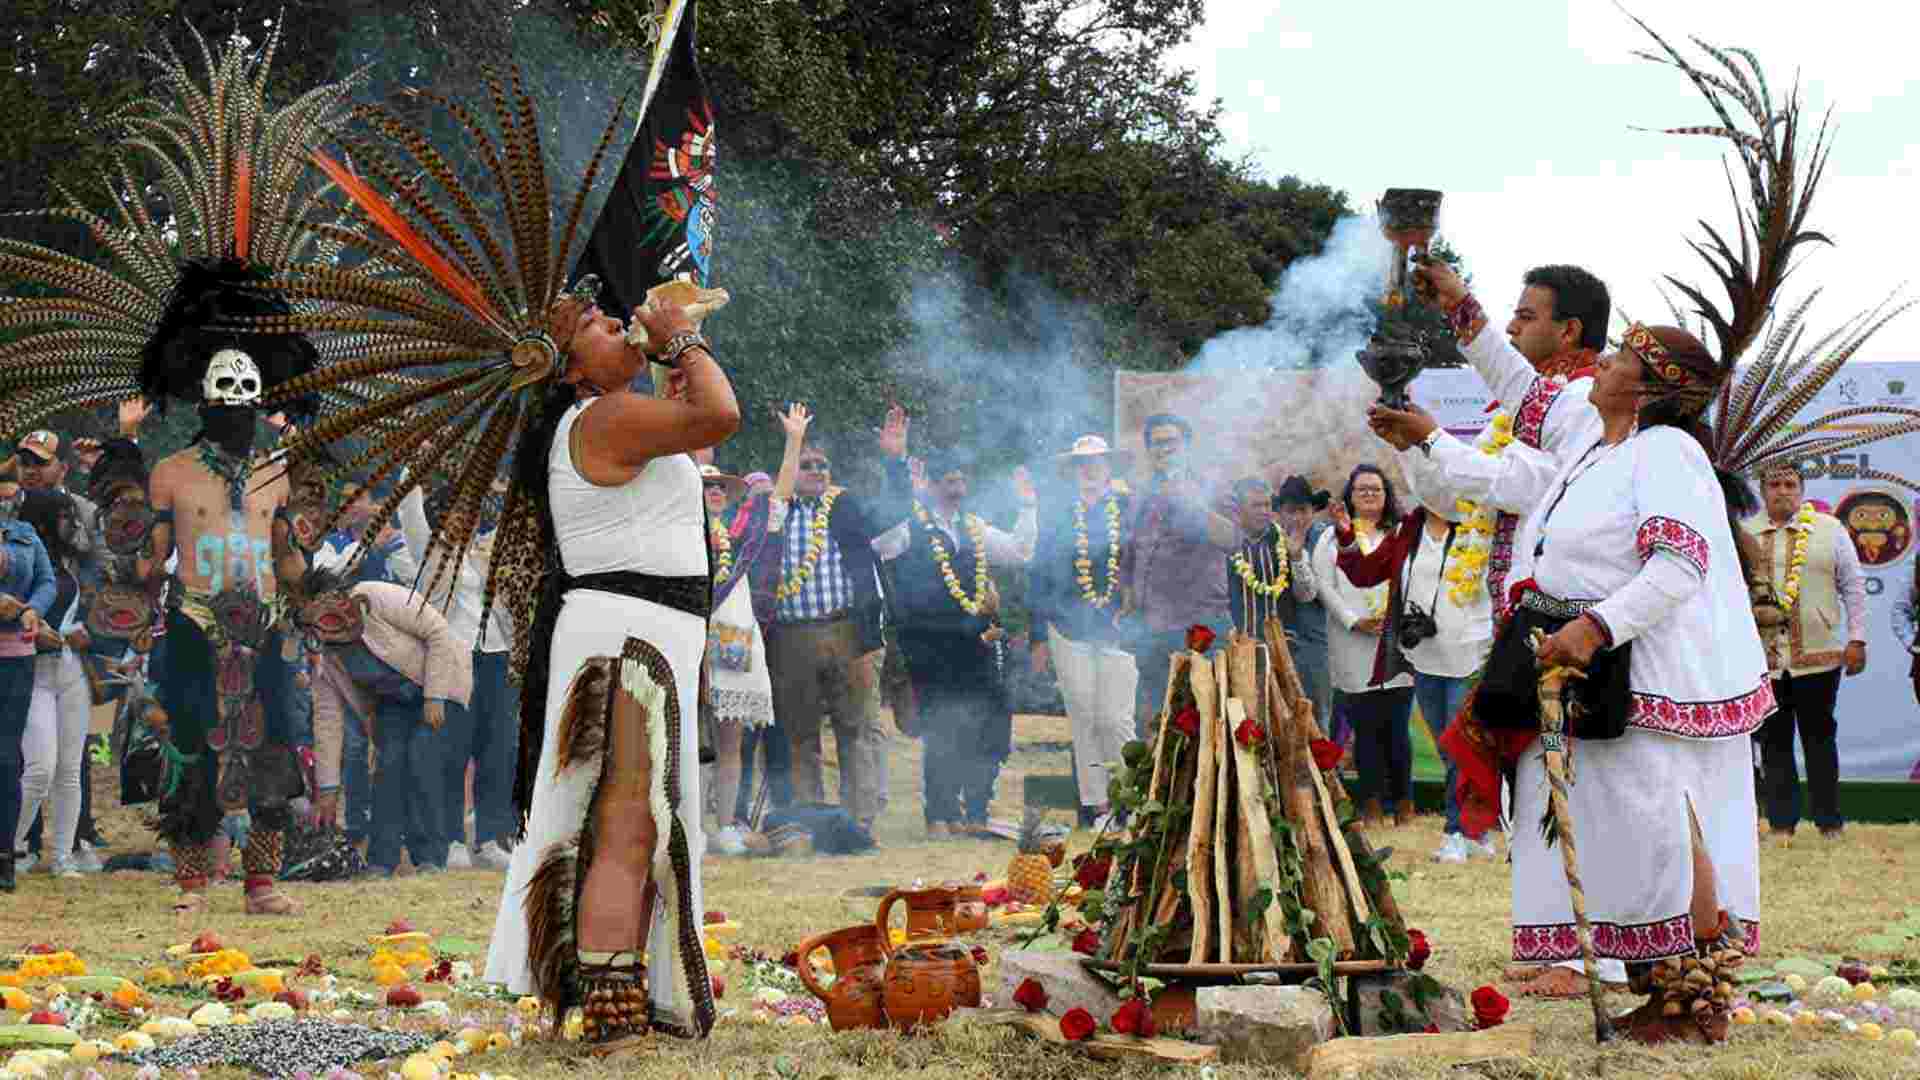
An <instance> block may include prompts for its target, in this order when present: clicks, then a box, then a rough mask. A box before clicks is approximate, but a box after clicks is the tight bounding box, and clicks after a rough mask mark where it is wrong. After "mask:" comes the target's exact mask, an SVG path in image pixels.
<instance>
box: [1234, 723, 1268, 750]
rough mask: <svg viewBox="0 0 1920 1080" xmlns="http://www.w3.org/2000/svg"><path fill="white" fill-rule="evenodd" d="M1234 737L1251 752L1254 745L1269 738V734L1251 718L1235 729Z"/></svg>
mask: <svg viewBox="0 0 1920 1080" xmlns="http://www.w3.org/2000/svg"><path fill="white" fill-rule="evenodd" d="M1233 737H1234V738H1236V739H1238V740H1240V745H1241V746H1244V747H1246V748H1247V749H1249V750H1251V749H1253V744H1254V743H1257V742H1259V741H1260V740H1261V739H1264V738H1266V737H1267V733H1266V732H1265V731H1263V730H1261V728H1260V725H1259V724H1256V723H1254V722H1253V717H1251V716H1249V717H1247V718H1246V719H1245V720H1242V721H1240V726H1239V727H1237V728H1234V729H1233Z"/></svg>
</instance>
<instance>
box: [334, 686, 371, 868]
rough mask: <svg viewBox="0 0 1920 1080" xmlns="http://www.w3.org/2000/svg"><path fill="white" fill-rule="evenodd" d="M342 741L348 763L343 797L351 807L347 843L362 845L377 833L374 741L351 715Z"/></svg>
mask: <svg viewBox="0 0 1920 1080" xmlns="http://www.w3.org/2000/svg"><path fill="white" fill-rule="evenodd" d="M346 729H347V730H346V733H345V734H346V737H345V738H344V739H343V740H341V744H342V749H341V753H342V755H343V756H344V757H345V759H346V760H345V761H344V762H343V763H342V764H341V766H340V796H341V798H343V799H345V800H346V803H347V826H346V832H347V842H348V843H358V842H360V841H361V840H364V839H366V838H367V837H368V836H370V835H372V831H373V770H371V769H369V768H368V767H367V748H368V746H369V745H370V744H371V741H372V740H370V739H369V738H368V737H367V736H366V735H365V734H364V733H362V732H361V730H360V718H359V717H358V716H352V715H349V716H348V717H347V723H346Z"/></svg>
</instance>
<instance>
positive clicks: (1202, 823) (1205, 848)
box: [1187, 659, 1224, 964]
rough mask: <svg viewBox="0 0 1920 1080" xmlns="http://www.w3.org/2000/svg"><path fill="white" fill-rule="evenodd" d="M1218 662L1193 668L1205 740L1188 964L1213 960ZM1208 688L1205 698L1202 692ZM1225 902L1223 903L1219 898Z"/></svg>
mask: <svg viewBox="0 0 1920 1080" xmlns="http://www.w3.org/2000/svg"><path fill="white" fill-rule="evenodd" d="M1218 667H1219V665H1218V663H1217V662H1216V663H1208V662H1206V661H1205V660H1204V659H1203V660H1201V661H1198V662H1196V663H1195V664H1194V666H1193V676H1192V678H1193V688H1194V695H1193V696H1194V699H1195V700H1196V701H1197V702H1198V704H1199V708H1200V737H1199V739H1198V740H1197V742H1198V746H1197V747H1196V750H1197V751H1198V753H1197V755H1196V765H1197V767H1196V770H1195V775H1194V784H1193V817H1192V818H1191V819H1190V821H1191V822H1192V829H1193V834H1192V837H1191V839H1189V840H1188V842H1187V897H1188V899H1189V900H1190V901H1191V902H1192V904H1193V946H1192V948H1191V949H1189V950H1188V954H1187V958H1188V961H1189V962H1191V963H1195V964H1204V963H1207V962H1208V961H1210V960H1212V959H1213V952H1212V948H1213V938H1214V927H1215V920H1214V907H1213V905H1214V903H1215V902H1216V897H1215V896H1214V881H1213V833H1214V829H1213V819H1214V815H1215V809H1214V800H1215V795H1216V793H1217V792H1218V790H1219V786H1220V769H1219V766H1218V765H1217V764H1216V761H1217V757H1216V755H1218V754H1219V752H1220V709H1221V702H1222V701H1223V700H1224V695H1221V694H1220V693H1219V689H1220V687H1219V685H1218V684H1219V680H1218V679H1217V678H1215V675H1216V674H1217V668H1218ZM1203 686H1204V687H1206V693H1205V695H1202V694H1201V692H1200V691H1201V688H1202V687H1203ZM1219 899H1221V900H1224V898H1219Z"/></svg>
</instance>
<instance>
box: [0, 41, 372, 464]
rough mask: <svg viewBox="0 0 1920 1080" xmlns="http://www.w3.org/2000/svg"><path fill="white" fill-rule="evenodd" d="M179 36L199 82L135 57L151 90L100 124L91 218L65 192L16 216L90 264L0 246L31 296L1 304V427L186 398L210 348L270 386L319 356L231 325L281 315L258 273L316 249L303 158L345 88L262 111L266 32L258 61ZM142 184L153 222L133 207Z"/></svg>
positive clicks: (319, 249) (279, 302)
mask: <svg viewBox="0 0 1920 1080" xmlns="http://www.w3.org/2000/svg"><path fill="white" fill-rule="evenodd" d="M189 30H191V27H190V28H189ZM193 40H194V42H195V43H196V44H197V45H198V47H199V51H200V55H201V59H202V61H203V63H204V67H205V79H204V81H202V80H200V79H198V78H196V77H195V75H194V73H193V72H191V71H190V70H189V69H188V67H187V65H186V64H185V63H183V62H182V61H181V59H180V57H179V55H178V54H177V53H175V52H174V51H173V50H172V48H171V47H169V48H168V49H167V51H166V53H165V55H151V54H150V55H149V56H148V57H147V59H149V60H151V61H152V62H153V63H154V64H155V65H156V66H157V67H158V69H159V76H158V79H157V80H156V83H155V86H154V90H153V92H152V93H151V94H150V95H149V96H147V97H145V98H142V99H141V100H139V101H136V102H134V103H133V104H132V105H131V106H129V107H128V108H127V109H126V110H124V111H123V112H122V113H121V114H120V115H119V116H118V117H117V118H116V119H115V120H114V121H113V125H114V127H115V128H116V129H117V132H118V138H119V142H118V145H117V146H116V147H115V150H114V155H113V163H112V165H111V167H110V168H109V170H108V171H107V174H106V176H105V178H104V179H105V181H106V189H107V195H108V199H109V203H110V207H109V209H108V210H107V212H106V215H105V216H102V215H100V214H96V213H94V212H93V211H91V210H89V209H87V208H86V207H85V206H84V205H83V204H82V203H81V202H80V201H79V200H78V199H77V198H75V197H73V196H72V195H71V194H68V193H65V192H62V195H63V197H64V198H65V200H66V202H65V205H62V206H58V207H55V208H52V209H48V210H41V211H34V212H31V213H28V214H23V215H19V216H24V217H39V218H48V219H53V220H58V221H67V222H73V223H76V224H78V225H80V226H82V227H84V228H85V229H86V230H87V232H88V233H89V234H90V235H91V237H92V239H93V242H94V244H95V245H96V246H97V247H98V248H99V249H100V251H102V252H103V253H104V255H105V257H106V258H105V265H104V266H102V265H95V264H94V263H92V262H88V261H87V260H85V259H81V258H78V257H76V256H74V255H71V254H68V253H66V252H62V251H57V250H54V249H52V248H49V247H44V246H41V245H38V244H32V243H27V242H24V241H19V240H6V239H0V278H3V279H7V280H10V281H12V282H14V283H17V284H19V285H23V286H27V287H29V288H30V289H31V290H32V291H33V293H34V295H32V296H30V297H23V298H19V299H15V300H13V301H12V302H10V303H8V304H6V305H5V306H4V308H0V328H4V329H8V330H13V331H17V332H18V333H19V336H18V337H17V338H15V339H14V340H12V341H10V342H9V343H7V344H6V345H5V346H3V347H0V431H17V430H20V429H21V428H24V427H30V426H32V425H33V424H35V423H38V422H39V421H40V420H42V419H44V418H45V417H47V416H49V415H51V414H53V413H57V412H60V411H61V410H64V409H71V408H79V407H85V406H90V405H96V404H100V403H103V402H108V401H115V400H122V399H125V398H128V397H132V396H133V395H135V394H138V393H143V392H144V393H146V394H148V395H149V396H150V397H152V398H154V399H155V401H156V404H159V403H163V402H164V401H165V400H166V398H167V397H179V398H183V399H185V400H190V401H193V400H198V398H199V395H200V383H199V379H200V375H201V373H202V372H203V371H204V370H205V368H206V365H207V360H208V358H209V357H210V356H211V355H212V353H213V352H214V351H215V350H216V349H218V348H221V347H235V348H240V349H242V350H243V351H246V352H248V353H249V354H250V355H252V356H253V357H254V359H255V362H256V363H258V364H259V366H260V369H261V373H262V376H263V381H265V382H266V383H267V385H269V386H270V385H272V384H273V383H274V382H275V381H276V380H278V379H283V378H287V377H290V376H291V375H293V374H295V373H297V372H299V371H303V370H307V369H310V368H311V367H312V366H313V365H314V364H315V363H316V362H317V361H318V360H319V359H320V358H321V353H320V352H318V351H316V350H315V348H314V346H313V345H312V344H310V343H308V342H307V341H305V340H299V339H290V338H286V337H281V336H274V335H263V334H261V333H260V332H259V331H257V330H252V329H249V328H248V327H246V326H245V325H243V324H242V323H240V322H231V321H230V320H233V319H236V318H237V319H245V318H247V317H251V316H256V315H261V314H269V313H273V312H275V311H286V310H289V309H288V308H287V307H286V303H285V301H284V300H283V299H282V298H280V297H278V296H275V295H274V294H272V293H271V292H269V291H266V290H265V289H264V288H263V286H264V274H263V271H262V270H261V267H263V266H271V265H274V264H277V263H281V262H286V261H290V260H294V259H298V258H311V257H314V256H317V255H325V254H328V253H330V249H329V248H328V245H327V244H326V243H325V241H324V238H320V237H316V236H314V235H313V234H311V233H309V232H308V231H307V230H306V228H305V226H304V225H303V224H302V220H301V219H302V218H303V216H304V215H305V213H306V211H307V210H309V209H310V208H311V207H312V205H313V200H314V199H315V198H317V192H316V190H315V185H314V184H313V183H312V182H311V179H310V178H311V176H312V170H311V168H310V167H309V166H308V164H307V159H306V152H307V148H308V147H309V146H310V145H312V143H313V142H314V141H315V139H316V138H317V136H318V134H319V133H321V132H324V131H325V130H326V129H327V128H329V127H330V126H332V125H334V124H336V123H338V122H339V120H340V119H341V118H342V117H343V116H344V105H345V102H346V98H347V95H348V94H349V92H350V91H351V89H352V87H353V86H354V85H355V84H356V83H357V81H358V80H357V78H356V79H348V80H345V81H343V82H340V83H333V84H329V85H326V86H321V87H318V88H316V89H314V90H311V91H309V92H307V93H306V94H304V95H302V96H301V97H300V98H299V99H297V100H295V101H293V102H291V103H290V104H288V105H286V106H284V107H282V108H280V109H278V110H271V111H270V110H269V109H268V108H267V105H266V85H267V75H268V72H269V71H270V70H271V68H272V64H273V56H274V52H275V49H276V48H277V46H278V45H279V40H280V34H279V28H278V27H277V26H276V27H275V29H274V31H273V32H272V34H270V35H269V36H268V38H267V40H266V42H265V46H264V48H262V49H260V50H259V59H258V60H257V61H253V60H250V59H249V57H250V56H251V55H253V52H254V49H253V48H252V47H251V46H249V45H248V44H247V43H244V42H240V41H233V42H229V43H227V44H226V45H225V46H223V47H222V48H221V50H220V51H219V52H218V53H217V54H216V53H215V51H213V50H211V49H209V48H208V46H207V43H206V40H205V39H204V38H202V37H201V36H200V35H199V33H198V32H197V31H193ZM149 185H151V189H152V190H157V192H158V193H159V194H160V195H161V196H163V197H164V200H165V204H166V208H165V212H164V213H160V214H156V213H155V211H154V210H153V208H152V207H150V206H149V205H148V198H149V190H150V188H149ZM291 404H293V405H295V407H296V410H297V409H298V406H299V405H300V403H299V402H293V403H291Z"/></svg>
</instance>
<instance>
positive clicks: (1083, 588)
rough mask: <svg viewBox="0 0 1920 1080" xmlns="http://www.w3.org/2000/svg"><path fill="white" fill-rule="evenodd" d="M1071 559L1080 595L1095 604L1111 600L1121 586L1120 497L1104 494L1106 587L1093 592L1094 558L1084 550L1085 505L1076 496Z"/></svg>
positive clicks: (1085, 546) (1095, 605)
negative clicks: (1103, 590) (1101, 591)
mask: <svg viewBox="0 0 1920 1080" xmlns="http://www.w3.org/2000/svg"><path fill="white" fill-rule="evenodd" d="M1073 536H1074V559H1073V577H1074V580H1075V581H1077V582H1079V583H1080V598H1081V599H1083V600H1085V601H1086V602H1087V603H1089V604H1092V605H1093V606H1094V607H1097V608H1104V607H1106V606H1107V605H1108V604H1110V603H1112V602H1113V592H1114V590H1115V589H1117V588H1119V587H1120V500H1119V499H1118V498H1116V497H1115V496H1113V495H1112V494H1109V495H1108V496H1107V589H1106V592H1104V593H1101V594H1099V595H1097V596H1096V595H1094V591H1093V559H1092V558H1091V557H1089V556H1088V554H1087V507H1086V504H1085V503H1082V502H1080V501H1078V500H1075V501H1074V504H1073Z"/></svg>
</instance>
